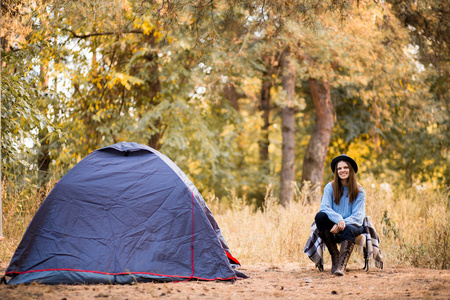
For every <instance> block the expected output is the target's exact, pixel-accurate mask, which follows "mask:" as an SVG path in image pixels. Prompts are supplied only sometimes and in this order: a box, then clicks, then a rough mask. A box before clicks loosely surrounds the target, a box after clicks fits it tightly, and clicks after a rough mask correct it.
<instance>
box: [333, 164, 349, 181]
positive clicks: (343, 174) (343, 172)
mask: <svg viewBox="0 0 450 300" xmlns="http://www.w3.org/2000/svg"><path fill="white" fill-rule="evenodd" d="M336 169H337V174H338V176H339V178H340V179H341V180H342V181H347V180H348V177H349V176H350V169H349V167H348V164H347V163H346V162H345V161H340V162H338V164H337V166H336Z"/></svg>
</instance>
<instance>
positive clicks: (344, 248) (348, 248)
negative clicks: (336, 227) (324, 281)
mask: <svg viewBox="0 0 450 300" xmlns="http://www.w3.org/2000/svg"><path fill="white" fill-rule="evenodd" d="M354 245H355V244H354V243H353V242H352V241H349V240H345V241H342V243H341V251H340V253H339V264H338V268H337V270H336V272H334V274H336V275H338V276H342V275H344V271H345V267H346V266H347V262H348V259H349V258H350V255H351V254H352V251H353V246H354Z"/></svg>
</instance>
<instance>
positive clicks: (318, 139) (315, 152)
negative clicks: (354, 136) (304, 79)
mask: <svg viewBox="0 0 450 300" xmlns="http://www.w3.org/2000/svg"><path fill="white" fill-rule="evenodd" d="M308 82H309V87H310V90H311V98H312V101H313V103H314V109H315V112H316V127H315V128H314V131H313V133H312V135H311V138H310V139H309V143H308V147H307V148H306V153H305V157H304V158H303V175H302V182H304V181H309V182H311V190H312V191H317V189H318V188H320V187H321V185H322V180H323V170H324V165H325V158H326V156H327V150H328V145H329V144H330V139H331V134H332V133H333V127H334V105H333V103H332V102H331V94H330V85H329V83H328V82H323V81H319V80H316V79H313V78H310V79H309V80H308ZM312 195H313V197H312V199H311V198H310V201H311V200H315V199H316V198H317V197H316V196H317V193H313V194H312ZM314 195H316V196H314Z"/></svg>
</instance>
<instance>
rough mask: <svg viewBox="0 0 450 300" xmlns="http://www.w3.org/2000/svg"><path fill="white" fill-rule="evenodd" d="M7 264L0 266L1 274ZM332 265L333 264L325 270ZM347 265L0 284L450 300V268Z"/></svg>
mask: <svg viewBox="0 0 450 300" xmlns="http://www.w3.org/2000/svg"><path fill="white" fill-rule="evenodd" d="M6 267H7V265H6V264H4V263H2V264H0V275H1V276H3V274H4V272H5V269H6ZM326 267H329V266H326ZM358 267H360V266H356V265H355V266H353V265H350V266H349V270H348V272H347V273H346V275H345V276H343V277H337V276H334V275H331V274H330V273H329V268H328V269H326V271H325V272H319V271H318V270H316V269H314V268H313V266H311V267H299V266H294V265H289V266H276V265H266V266H244V267H242V268H240V270H241V271H242V272H245V273H246V274H247V275H249V276H250V278H249V279H241V280H237V281H235V282H206V281H191V282H178V283H173V282H171V283H138V284H135V285H73V286H69V285H56V286H50V285H39V284H35V285H29V286H24V285H20V286H7V285H4V284H2V285H0V299H58V300H62V299H67V300H69V299H130V300H131V299H151V298H163V299H164V298H166V299H233V300H236V299H274V298H283V299H284V298H286V299H310V298H314V299H344V298H346V299H350V298H357V299H450V270H430V269H418V268H411V267H405V266H395V267H393V266H390V267H386V268H385V269H383V270H379V269H377V268H375V267H372V268H371V270H370V272H369V273H366V272H365V271H364V270H361V269H358ZM327 271H328V272H327Z"/></svg>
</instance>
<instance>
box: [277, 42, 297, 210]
mask: <svg viewBox="0 0 450 300" xmlns="http://www.w3.org/2000/svg"><path fill="white" fill-rule="evenodd" d="M281 70H282V82H283V90H284V92H285V93H286V102H285V103H284V105H283V108H282V110H281V118H282V121H281V123H282V126H281V132H282V138H283V141H282V160H281V180H280V181H281V182H280V203H281V205H283V206H284V207H287V206H288V205H289V204H290V202H291V201H292V199H293V198H294V186H293V181H294V171H295V170H294V162H295V154H294V145H295V107H294V96H295V69H294V65H293V63H292V57H291V52H290V49H289V48H286V49H285V50H284V53H283V55H282V58H281Z"/></svg>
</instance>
